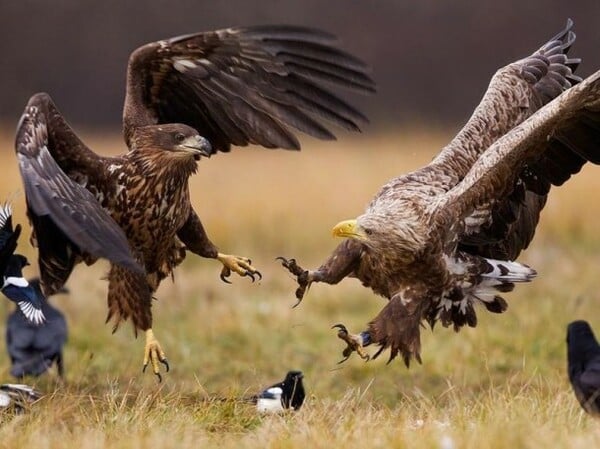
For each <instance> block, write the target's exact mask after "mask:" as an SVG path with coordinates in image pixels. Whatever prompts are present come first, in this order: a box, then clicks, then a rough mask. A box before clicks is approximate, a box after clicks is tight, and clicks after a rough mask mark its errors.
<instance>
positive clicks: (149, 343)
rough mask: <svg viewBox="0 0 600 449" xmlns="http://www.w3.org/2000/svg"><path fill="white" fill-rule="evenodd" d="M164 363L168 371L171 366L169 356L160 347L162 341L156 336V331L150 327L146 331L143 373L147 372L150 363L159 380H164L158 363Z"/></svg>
mask: <svg viewBox="0 0 600 449" xmlns="http://www.w3.org/2000/svg"><path fill="white" fill-rule="evenodd" d="M159 362H160V363H162V364H163V365H164V366H165V371H166V372H167V373H168V372H169V369H170V366H169V362H168V361H167V357H166V356H165V352H164V351H163V350H162V348H161V347H160V343H159V342H158V340H157V339H156V338H155V337H154V332H152V329H148V330H147V331H146V346H145V348H144V367H143V368H142V373H145V372H146V368H147V367H148V364H149V363H151V364H152V371H153V372H154V375H155V376H156V377H158V382H159V383H160V382H162V376H161V375H160V369H159V368H160V367H159V365H158V363H159Z"/></svg>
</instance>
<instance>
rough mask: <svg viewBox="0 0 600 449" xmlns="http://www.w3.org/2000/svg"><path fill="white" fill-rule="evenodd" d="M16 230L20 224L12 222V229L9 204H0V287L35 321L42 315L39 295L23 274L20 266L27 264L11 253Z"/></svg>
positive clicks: (27, 263)
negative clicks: (0, 277)
mask: <svg viewBox="0 0 600 449" xmlns="http://www.w3.org/2000/svg"><path fill="white" fill-rule="evenodd" d="M20 234H21V225H16V226H15V227H14V229H13V225H12V207H11V206H10V204H8V203H5V204H4V205H0V274H2V287H1V288H0V290H1V291H2V293H4V295H5V296H6V297H7V298H8V299H10V300H11V301H13V302H14V303H16V304H17V305H18V306H19V309H21V311H22V312H23V314H24V315H25V316H26V317H27V319H28V320H29V321H30V322H31V323H33V324H38V325H39V324H41V323H43V322H44V319H45V317H44V313H43V312H42V300H43V297H42V296H39V295H38V293H37V292H36V291H35V289H34V288H33V287H32V286H30V285H29V283H28V282H27V279H25V278H24V277H23V268H24V267H26V266H27V265H29V262H28V261H27V258H26V257H25V256H22V255H20V254H14V252H15V250H16V249H17V240H18V239H19V235H20Z"/></svg>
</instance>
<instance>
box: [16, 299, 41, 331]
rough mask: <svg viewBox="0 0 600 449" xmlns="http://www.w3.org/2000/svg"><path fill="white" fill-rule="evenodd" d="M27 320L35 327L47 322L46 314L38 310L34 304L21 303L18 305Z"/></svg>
mask: <svg viewBox="0 0 600 449" xmlns="http://www.w3.org/2000/svg"><path fill="white" fill-rule="evenodd" d="M17 305H18V306H19V309H21V312H23V315H25V318H27V319H28V320H29V321H30V322H32V323H33V324H35V325H38V326H39V325H40V324H42V323H43V322H44V321H46V317H45V316H44V312H42V310H41V309H36V308H35V307H34V306H33V304H31V303H30V302H27V301H19V302H18V303H17Z"/></svg>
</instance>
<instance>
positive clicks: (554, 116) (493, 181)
mask: <svg viewBox="0 0 600 449" xmlns="http://www.w3.org/2000/svg"><path fill="white" fill-rule="evenodd" d="M599 122H600V71H598V72H596V73H595V74H593V75H592V76H590V77H588V78H587V79H585V80H584V81H582V82H581V83H580V84H578V85H576V86H574V87H572V88H570V89H568V90H567V91H566V92H564V93H563V94H562V95H560V96H559V97H558V98H556V99H555V100H553V101H552V102H550V103H549V104H547V105H546V106H544V107H543V108H542V109H540V110H539V111H538V112H536V113H535V114H533V115H532V116H531V117H530V118H529V119H527V120H526V121H524V122H523V123H522V124H521V125H519V126H517V127H515V129H513V130H512V131H511V132H509V133H507V134H506V135H505V136H504V137H502V138H501V139H499V140H498V141H497V142H495V143H494V145H492V146H491V147H490V148H489V149H488V150H487V151H486V152H485V153H484V154H483V155H482V156H481V158H480V159H479V160H478V161H477V162H476V163H475V165H474V166H473V168H472V169H471V170H470V171H469V173H468V174H467V176H466V177H465V179H464V180H463V181H462V182H461V183H460V184H458V185H457V187H456V188H454V189H452V190H451V191H449V192H448V194H447V195H445V196H443V197H442V198H441V200H440V201H439V202H437V203H436V204H435V205H434V207H435V209H436V210H437V212H438V221H437V223H438V224H439V225H441V226H443V227H445V226H446V225H445V224H444V223H450V222H452V223H456V220H461V219H463V220H464V219H465V218H467V217H468V216H469V215H470V214H471V213H473V211H474V210H475V209H477V208H479V207H484V206H486V205H489V204H493V203H495V202H498V201H503V200H504V199H505V198H506V197H507V196H508V195H510V194H511V193H512V192H513V191H514V190H515V185H516V184H517V183H518V182H519V176H520V175H521V174H522V173H523V172H524V171H525V170H526V169H527V164H528V162H530V161H534V163H535V162H536V161H540V160H542V159H541V158H543V157H544V156H547V155H548V153H547V151H548V150H549V148H550V146H551V143H552V142H553V141H560V142H561V143H562V142H563V141H568V142H570V144H571V146H570V147H569V148H567V147H566V146H564V145H563V147H562V148H563V149H564V151H573V152H575V153H576V154H577V155H578V156H579V157H581V158H582V159H583V160H587V161H590V162H593V163H600V126H598V125H597V124H598V123H599ZM574 142H577V145H575V144H574ZM552 148H554V150H553V151H555V150H556V147H552ZM537 167H538V170H539V171H540V172H539V173H538V176H539V175H544V176H546V180H547V181H548V182H550V183H554V182H555V181H556V183H557V184H558V183H561V182H564V180H563V181H559V180H558V178H553V177H552V175H551V171H550V170H549V169H548V168H547V167H548V165H543V164H542V165H540V164H538V166H537ZM578 170H579V168H578V167H577V165H575V172H576V171H578ZM564 173H565V172H564V171H563V172H562V173H561V175H563V174H564ZM567 175H568V172H567ZM567 177H568V176H567ZM563 178H564V176H562V177H561V178H560V179H563ZM533 181H535V180H532V182H533ZM540 206H541V204H540ZM539 210H540V207H539V206H538V207H537V209H536V210H534V211H533V215H537V214H539ZM445 220H451V221H450V222H448V221H445ZM536 222H537V217H535V218H533V219H531V218H530V222H529V224H528V225H526V226H529V227H530V226H532V225H533V226H534V227H535V223H536ZM456 231H458V232H459V234H460V230H459V229H455V232H456ZM529 232H530V233H532V232H533V229H529ZM531 235H532V234H531ZM457 237H458V238H459V239H460V238H462V237H461V236H460V235H458V236H457ZM529 240H530V238H529ZM527 243H528V242H525V245H526V244H527ZM522 244H523V243H522ZM522 244H521V245H522ZM521 249H522V248H518V245H516V246H515V247H513V248H511V254H515V253H516V254H518V252H519V251H520V250H521Z"/></svg>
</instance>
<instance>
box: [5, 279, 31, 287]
mask: <svg viewBox="0 0 600 449" xmlns="http://www.w3.org/2000/svg"><path fill="white" fill-rule="evenodd" d="M7 285H14V286H15V287H27V286H28V285H29V282H27V279H25V278H24V277H16V276H8V277H5V278H4V285H3V286H2V288H4V287H6V286H7Z"/></svg>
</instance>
